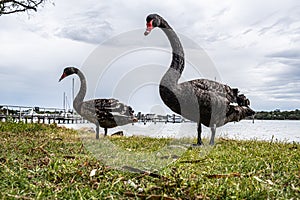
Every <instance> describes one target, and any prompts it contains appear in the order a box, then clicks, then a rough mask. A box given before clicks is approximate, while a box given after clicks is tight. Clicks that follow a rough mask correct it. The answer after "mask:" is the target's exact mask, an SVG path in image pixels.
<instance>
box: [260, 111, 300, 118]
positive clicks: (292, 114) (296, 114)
mask: <svg viewBox="0 0 300 200" xmlns="http://www.w3.org/2000/svg"><path fill="white" fill-rule="evenodd" d="M255 119H264V120H300V110H298V109H296V110H293V111H280V110H279V109H276V110H274V111H259V112H256V113H255Z"/></svg>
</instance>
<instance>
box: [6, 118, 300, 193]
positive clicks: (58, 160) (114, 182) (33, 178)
mask: <svg viewBox="0 0 300 200" xmlns="http://www.w3.org/2000/svg"><path fill="white" fill-rule="evenodd" d="M80 135H81V133H78V132H76V131H74V130H69V129H65V128H59V127H56V126H55V125H50V126H49V125H40V124H21V123H20V124H18V123H17V124H16V123H0V136H1V140H0V199H173V198H174V199H299V198H300V145H299V144H288V143H281V142H260V141H236V140H226V139H219V140H217V142H216V145H215V146H214V147H213V148H211V149H210V148H208V147H206V148H188V149H187V150H186V151H185V152H184V153H183V154H182V155H181V157H180V158H179V159H177V160H176V161H174V162H169V165H165V166H162V168H161V169H160V170H157V171H154V172H152V173H132V172H128V171H126V170H123V171H122V170H117V169H114V168H112V167H110V166H105V165H104V164H103V163H105V162H104V160H101V159H96V158H95V153H94V152H93V153H91V151H88V150H89V148H88V147H92V148H93V147H94V146H92V145H91V146H86V144H90V143H86V142H85V141H84V140H81V137H79V136H80ZM92 136H93V137H94V135H92ZM107 140H109V141H110V142H111V143H112V144H114V146H118V148H119V149H121V150H122V151H125V152H135V153H137V154H138V153H140V152H146V153H151V152H158V151H160V149H161V148H162V147H164V146H165V145H166V144H170V142H171V140H170V139H151V138H144V137H115V138H112V137H108V139H107ZM91 141H92V140H91ZM94 143H95V141H94ZM94 143H93V145H94ZM95 144H96V143H95ZM102 150H103V149H102ZM103 151H104V150H103ZM176 153H177V152H173V153H171V154H170V158H171V159H174V158H177V157H174V156H172V155H173V154H174V155H177V154H176ZM121 156H124V155H123V154H121ZM96 157H97V156H96ZM160 158H161V159H162V160H163V159H165V157H163V156H161V157H160ZM124 160H125V158H124ZM158 162H159V161H158ZM121 163H122V162H121ZM95 169H96V171H95ZM93 170H94V171H95V175H93V176H90V174H91V172H92V171H93Z"/></svg>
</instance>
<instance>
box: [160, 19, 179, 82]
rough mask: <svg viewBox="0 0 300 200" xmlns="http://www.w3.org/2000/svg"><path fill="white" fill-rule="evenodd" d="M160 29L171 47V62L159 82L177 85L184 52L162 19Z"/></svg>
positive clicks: (171, 30) (177, 39)
mask: <svg viewBox="0 0 300 200" xmlns="http://www.w3.org/2000/svg"><path fill="white" fill-rule="evenodd" d="M160 28H161V29H162V30H163V32H164V33H165V34H166V35H167V37H168V39H169V41H170V44H171V46H172V62H171V65H170V68H169V70H168V71H167V72H166V73H165V75H164V76H163V78H162V80H161V84H162V85H165V86H166V85H169V84H178V80H179V78H180V76H181V74H182V71H183V69H184V51H183V48H182V44H181V42H180V40H179V38H178V36H177V35H176V33H175V32H174V30H173V29H172V28H171V27H170V26H169V24H168V23H167V22H166V21H165V20H163V19H162V23H161V26H160Z"/></svg>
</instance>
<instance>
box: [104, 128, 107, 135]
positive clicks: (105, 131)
mask: <svg viewBox="0 0 300 200" xmlns="http://www.w3.org/2000/svg"><path fill="white" fill-rule="evenodd" d="M104 136H107V128H104Z"/></svg>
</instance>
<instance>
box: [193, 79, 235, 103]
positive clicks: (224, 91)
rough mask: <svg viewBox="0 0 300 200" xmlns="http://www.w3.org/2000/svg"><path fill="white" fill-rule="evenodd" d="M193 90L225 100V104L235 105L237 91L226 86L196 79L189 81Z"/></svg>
mask: <svg viewBox="0 0 300 200" xmlns="http://www.w3.org/2000/svg"><path fill="white" fill-rule="evenodd" d="M188 83H190V84H192V86H193V88H195V89H196V90H201V91H202V92H209V93H210V94H211V95H217V96H219V97H220V98H222V99H223V98H225V99H226V102H227V103H237V93H238V90H237V89H232V88H231V87H229V86H228V85H225V84H222V83H218V82H216V81H212V80H208V79H196V80H192V81H189V82H188Z"/></svg>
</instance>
